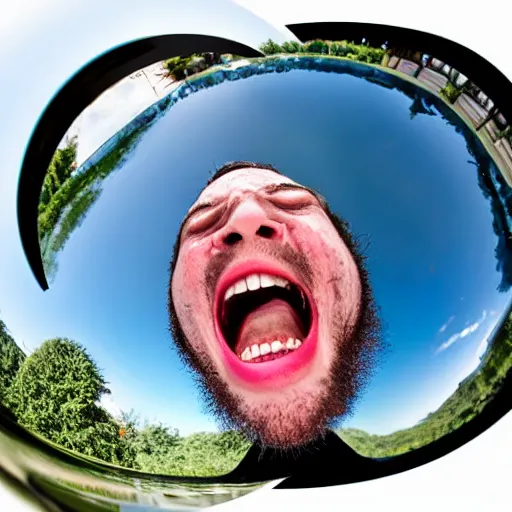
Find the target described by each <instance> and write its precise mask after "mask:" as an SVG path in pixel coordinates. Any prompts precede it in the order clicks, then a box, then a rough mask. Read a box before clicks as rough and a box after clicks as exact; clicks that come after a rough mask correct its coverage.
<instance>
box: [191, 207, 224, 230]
mask: <svg viewBox="0 0 512 512" xmlns="http://www.w3.org/2000/svg"><path fill="white" fill-rule="evenodd" d="M221 215H222V209H221V208H215V209H214V210H209V211H206V212H204V213H200V214H197V215H196V216H195V217H194V218H193V219H192V220H190V221H189V223H188V225H187V228H186V232H187V234H191V235H192V234H198V233H202V232H204V231H207V230H208V229H210V228H211V227H213V226H214V225H215V223H216V222H217V221H218V219H219V218H220V217H221Z"/></svg>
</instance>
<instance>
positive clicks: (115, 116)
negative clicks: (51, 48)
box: [64, 62, 176, 165]
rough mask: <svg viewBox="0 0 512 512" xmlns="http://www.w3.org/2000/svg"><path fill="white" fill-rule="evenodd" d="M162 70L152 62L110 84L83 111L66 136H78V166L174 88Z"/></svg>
mask: <svg viewBox="0 0 512 512" xmlns="http://www.w3.org/2000/svg"><path fill="white" fill-rule="evenodd" d="M142 71H144V73H143V72H142ZM163 73H164V70H163V68H162V65H161V63H160V62H158V63H156V64H152V65H151V66H148V67H146V68H144V69H143V70H140V71H139V72H135V73H133V74H132V75H130V76H127V77H126V78H124V79H122V80H121V81H119V82H118V83H117V84H115V85H113V86H112V87H110V88H109V89H108V90H106V91H105V92H104V93H103V94H101V95H100V96H99V97H98V98H96V100H94V102H93V103H91V104H90V105H89V106H88V107H87V108H86V109H85V110H83V111H82V113H81V114H80V115H79V116H78V117H77V118H76V119H75V121H74V122H73V124H72V125H71V126H70V127H69V129H68V131H67V132H66V136H65V137H68V136H69V137H71V136H73V135H77V136H78V151H77V163H78V165H81V164H82V163H83V162H84V161H85V160H87V159H88V158H89V157H90V156H91V155H92V154H93V153H94V152H95V151H96V150H97V149H98V148H99V147H100V146H101V145H102V144H103V143H104V142H106V141H107V140H108V139H109V138H110V137H112V136H113V135H114V134H115V133H116V132H118V131H119V130H120V129H121V128H123V126H125V125H126V124H128V123H129V122H130V121H131V120H132V119H133V118H134V117H136V116H137V115H138V114H140V113H141V112H142V111H143V110H145V109H146V108H148V107H149V106H150V105H152V104H153V103H155V102H156V101H158V100H159V99H161V98H162V97H163V96H165V95H166V94H168V93H170V92H171V91H172V90H173V89H174V88H175V87H176V84H175V83H173V82H171V81H170V80H169V79H163V76H162V75H163ZM65 137H64V138H65Z"/></svg>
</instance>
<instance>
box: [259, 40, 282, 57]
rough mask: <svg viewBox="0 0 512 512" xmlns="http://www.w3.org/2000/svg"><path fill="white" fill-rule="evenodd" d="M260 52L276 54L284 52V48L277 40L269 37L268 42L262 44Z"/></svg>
mask: <svg viewBox="0 0 512 512" xmlns="http://www.w3.org/2000/svg"><path fill="white" fill-rule="evenodd" d="M260 52H261V53H263V54H264V55H274V54H276V53H282V52H283V49H282V48H281V46H279V45H278V44H277V43H276V42H274V41H272V39H269V40H268V41H267V42H266V43H263V44H261V45H260Z"/></svg>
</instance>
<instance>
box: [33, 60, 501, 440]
mask: <svg viewBox="0 0 512 512" xmlns="http://www.w3.org/2000/svg"><path fill="white" fill-rule="evenodd" d="M352 66H353V67H352V68H351V69H352V71H351V73H352V74H350V73H348V74H347V73H346V74H339V73H326V72H321V71H314V70H304V69H300V70H289V71H288V72H286V73H270V74H262V75H256V76H251V77H248V78H244V79H240V80H237V81H226V82H223V83H220V84H218V85H215V86H213V87H211V88H209V89H206V90H203V91H199V92H195V93H192V94H191V95H190V96H188V97H186V98H185V99H182V100H180V101H178V102H177V103H176V104H174V105H172V106H171V107H170V108H169V110H168V111H167V112H166V113H165V115H163V116H161V117H160V118H158V119H156V120H154V119H153V124H151V125H149V124H148V129H147V131H145V132H144V133H143V134H142V135H141V138H140V140H139V141H138V143H137V145H136V146H135V148H134V150H133V151H132V152H131V153H129V155H128V156H127V157H126V161H125V163H124V165H123V166H122V167H121V168H120V169H119V170H118V171H116V172H115V173H114V174H112V175H111V176H110V177H109V179H108V180H105V182H104V183H103V184H102V192H101V195H100V196H99V198H98V199H97V200H96V202H95V203H94V205H93V206H92V207H91V209H90V210H89V212H88V214H87V216H86V218H85V219H84V221H83V223H82V225H81V226H80V227H79V228H78V229H76V230H75V231H74V232H73V234H72V236H71V237H70V239H69V240H68V242H67V244H66V245H65V247H64V250H63V251H62V252H61V253H60V254H59V255H58V265H59V270H58V272H57V273H56V275H55V280H54V282H53V284H52V285H51V288H50V291H49V292H48V298H47V299H46V300H45V301H44V302H43V303H42V304H38V306H37V311H35V309H36V308H35V307H34V316H33V322H34V326H35V327H34V328H35V329H37V328H40V329H41V331H44V332H47V331H48V325H51V326H52V330H53V331H59V332H61V333H63V335H65V336H72V337H74V338H75V339H77V341H80V342H82V343H83V344H85V346H87V348H88V349H89V350H90V351H91V352H92V353H93V355H94V357H95V359H96V360H97V361H98V362H99V364H100V366H101V367H102V368H105V373H106V375H107V377H108V378H107V380H109V381H110V382H111V383H112V385H111V387H112V389H113V391H114V393H113V396H114V398H115V399H116V400H117V401H118V402H119V403H120V404H121V405H122V407H123V408H130V407H134V408H135V409H136V410H137V411H139V412H141V414H142V415H143V416H146V417H151V418H158V419H162V420H163V421H166V422H168V423H170V424H171V425H172V426H174V427H176V428H178V429H180V431H182V432H185V433H186V432H196V431H200V430H211V429H213V428H214V426H213V423H212V422H211V421H210V419H209V418H208V417H207V416H206V415H204V414H203V413H202V411H201V408H200V404H199V397H198V394H197V392H196V390H195V387H194V385H193V382H192V379H191V378H190V376H189V375H188V373H187V372H186V369H185V368H184V367H183V366H182V364H181V362H180V361H179V360H178V359H177V357H176V354H175V353H174V352H173V351H171V350H170V348H169V347H170V344H171V340H170V338H169V335H168V332H167V325H168V319H167V311H166V293H167V290H166V287H167V279H168V266H169V260H170V257H171V252H172V246H173V243H174V239H175V236H176V234H177V231H178V228H179V224H180V221H181V219H182V217H183V215H184V214H185V213H186V211H187V209H188V208H189V206H190V205H191V204H192V202H193V201H194V200H195V199H196V197H197V195H198V194H199V192H200V190H201V189H202V187H203V186H204V184H205V182H206V180H207V178H208V176H209V174H210V172H212V171H213V170H214V169H215V168H216V167H218V166H220V165H222V164H223V163H225V162H226V161H230V160H254V161H259V162H266V163H271V164H273V165H274V166H275V167H277V168H278V169H280V170H281V171H282V172H283V173H284V174H286V175H288V176H289V177H291V178H292V179H294V180H296V181H298V182H300V183H302V184H304V185H308V186H310V187H313V188H315V189H317V190H318V191H319V192H320V193H322V194H323V195H324V196H325V197H326V199H327V200H328V202H329V203H330V205H331V208H332V209H333V210H334V211H335V212H337V213H339V214H340V215H341V216H342V217H343V218H345V219H347V220H348V221H349V222H350V225H351V227H352V230H353V231H354V232H355V233H356V234H357V235H358V236H359V237H360V239H361V242H362V245H363V246H366V245H367V249H366V251H365V252H366V255H367V256H368V265H369V269H370V272H371V280H372V284H373V287H374V291H375V295H376V299H377V302H378V303H379V305H380V306H381V309H382V318H383V320H384V323H385V327H386V338H387V341H388V342H389V344H390V352H389V354H388V356H387V358H386V359H385V361H383V363H382V364H381V367H380V368H379V371H378V372H377V374H376V376H375V378H374V379H373V381H372V382H371V385H370V388H369V389H368V391H367V393H366V394H365V395H364V398H363V400H362V401H361V402H360V403H359V406H358V408H357V409H356V413H355V415H354V417H353V418H351V419H350V421H349V422H348V423H346V425H345V426H350V427H355V428H361V429H364V430H367V431H369V432H372V433H373V432H374V433H386V432H391V431H393V430H396V429H398V428H404V427H407V426H412V425H413V424H414V423H415V422H416V421H417V420H419V419H421V418H422V417H424V416H426V414H427V413H428V412H431V411H432V410H435V409H436V408H437V407H438V406H439V405H440V404H441V403H442V402H443V401H444V400H445V399H446V398H447V397H448V396H449V394H451V392H453V391H454V390H455V388H456V386H457V384H458V382H459V381H460V380H462V378H464V377H465V376H466V375H468V374H469V373H470V372H471V371H472V370H473V369H474V368H475V367H476V365H477V364H478V357H477V356H476V354H477V353H478V350H479V348H481V345H482V343H483V342H485V339H486V333H488V332H490V331H491V330H492V328H493V327H494V325H495V324H496V322H497V321H498V318H499V317H500V315H501V314H502V313H503V311H504V310H505V309H506V307H507V306H508V302H509V300H510V294H509V291H508V290H509V283H510V275H509V273H508V271H507V269H508V267H507V264H508V262H509V261H510V255H509V250H508V245H507V244H508V242H507V241H506V239H505V238H504V235H502V234H501V232H500V229H498V228H493V223H494V224H495V225H498V226H499V227H500V228H503V229H507V221H506V215H505V214H504V213H503V211H502V210H503V204H502V202H500V200H499V198H497V196H496V194H495V193H494V195H492V194H493V192H492V188H489V187H490V186H492V183H493V180H494V181H496V179H499V172H498V171H497V170H496V169H495V168H494V165H493V163H492V162H490V161H489V157H488V155H486V154H485V153H482V152H481V151H482V148H481V145H480V143H479V142H478V141H477V140H476V139H475V138H474V136H473V135H472V134H471V132H470V131H469V130H467V129H465V128H464V125H463V124H462V122H460V121H456V125H455V126H454V125H453V123H454V121H453V120H454V119H455V118H454V114H453V112H451V111H450V109H449V107H447V106H446V105H444V104H443V103H442V102H441V101H440V100H436V99H435V98H434V97H433V96H432V95H430V94H429V93H427V92H424V91H423V90H421V89H417V88H416V87H415V86H413V85H410V84H409V85H408V84H405V83H402V82H401V80H400V79H397V78H393V79H392V81H393V85H395V86H397V85H398V86H402V87H403V89H404V90H405V93H404V92H402V91H401V90H400V89H399V88H394V89H391V88H389V87H384V86H383V85H382V84H377V83H373V82H371V81H368V80H365V79H363V78H361V77H359V76H354V73H356V74H362V73H363V72H365V73H368V72H367V69H371V68H366V70H365V68H364V67H362V66H359V67H358V65H352ZM380 79H381V80H382V76H381V77H380ZM418 110H419V111H421V112H424V113H419V114H417V115H415V112H418ZM443 116H445V117H446V116H447V117H448V120H449V119H451V120H452V124H450V123H449V122H448V120H447V119H445V118H443ZM468 148H469V149H468ZM471 148H473V149H471ZM470 150H471V151H472V152H473V154H471V153H470ZM497 176H498V178H496V177H497ZM489 190H490V191H491V195H489V193H490V192H489ZM29 309H30V306H29ZM25 314H27V315H30V314H31V311H27V312H25ZM445 324H448V325H447V327H446V328H444V329H443V326H444V325H445ZM469 326H476V327H475V328H474V329H473V330H472V331H471V332H470V333H469V334H464V332H465V331H466V330H467V328H468V327H469ZM452 340H453V341H452ZM450 341H451V342H450ZM446 344H448V346H447V347H446V348H445V349H440V348H441V347H442V346H444V345H446Z"/></svg>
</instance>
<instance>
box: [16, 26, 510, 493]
mask: <svg viewBox="0 0 512 512" xmlns="http://www.w3.org/2000/svg"><path fill="white" fill-rule="evenodd" d="M286 28H288V29H289V30H290V31H291V32H292V33H293V34H294V35H295V36H296V37H297V38H298V39H299V40H300V41H302V42H306V41H310V40H313V39H324V40H336V39H340V38H343V39H346V40H354V41H357V40H361V39H362V38H366V40H368V41H371V42H372V45H375V46H379V45H381V44H384V43H387V44H388V46H391V47H395V48H407V49H413V50H417V51H420V52H421V53H424V54H427V55H433V56H435V57H436V58H437V59H440V60H441V61H443V62H446V63H447V64H449V65H451V66H453V67H455V68H456V69H457V70H458V71H460V72H461V73H462V74H464V75H465V76H468V77H470V79H471V80H472V81H475V82H476V83H477V84H478V86H479V87H480V88H481V89H482V90H483V91H485V93H486V94H487V95H488V96H489V97H490V98H491V99H492V100H493V102H494V104H495V105H496V106H497V107H498V109H499V111H500V112H501V113H502V114H503V115H504V116H505V118H507V119H512V105H511V104H510V102H509V101H508V100H509V97H510V95H511V93H512V84H511V82H510V81H509V80H508V79H507V78H506V76H505V75H503V74H502V73H501V72H500V71H499V70H498V69H497V68H496V67H495V66H493V65H492V64H491V63H490V62H488V61H487V60H485V59H484V58H483V57H481V56H480V55H478V54H477V53H475V52H473V51H472V50H470V49H468V48H466V47H464V46H462V45H460V44H458V43H454V42H452V41H450V40H448V39H445V38H443V37H440V36H435V35H432V34H429V33H426V32H420V31H416V30H412V29H406V28H402V27H394V26H388V25H380V24H367V23H347V22H325V23H304V24H294V25H287V27H286ZM212 51H214V52H219V53H233V54H238V55H240V56H244V57H258V56H262V54H261V53H260V52H259V51H257V50H255V49H253V48H251V47H248V46H246V45H243V44H240V43H237V42H234V41H231V40H228V39H223V38H219V37H213V36H204V35H198V34H173V35H162V36H158V37H151V38H147V39H141V40H137V41H133V42H129V43H127V44H125V45H122V46H119V47H117V48H115V49H113V50H110V51H107V52H106V53H104V54H103V55H100V56H99V57H98V58H96V59H95V60H93V61H92V62H90V63H88V64H87V65H85V66H84V67H83V68H82V69H80V70H79V71H78V72H77V73H76V74H75V75H74V76H73V77H72V78H71V79H70V80H69V81H68V82H67V83H66V84H65V85H64V86H63V87H62V88H61V89H60V91H59V92H58V93H57V94H56V95H55V96H54V98H53V99H52V100H51V102H50V103H49V104H48V106H47V108H46V110H45V111H44V113H43V114H42V116H41V117H40V119H39V121H38V123H37V125H36V127H35V129H34V130H33V133H32V136H31V139H30V142H29V144H28V146H27V150H26V153H25V156H24V160H23V163H22V166H21V171H20V178H19V185H18V197H17V216H18V226H19V233H20V238H21V242H22V246H23V249H24V252H25V256H26V258H27V261H28V264H29V266H30V268H31V270H32V272H33V274H34V277H35V278H36V280H37V282H38V284H39V285H40V286H41V288H42V289H43V290H47V289H48V283H47V280H46V276H45V273H44V268H43V262H42V258H41V252H40V245H39V238H38V230H37V206H38V202H39V195H40V191H41V187H42V183H43V180H44V177H45V174H46V169H47V167H48V164H49V162H50V161H51V158H52V155H53V153H54V151H55V148H56V147H57V145H58V144H59V142H60V141H61V139H62V137H63V136H64V134H65V133H66V131H67V129H68V128H69V126H70V125H71V124H72V122H73V121H74V120H75V119H76V118H77V117H78V116H79V115H80V113H81V112H82V111H83V110H84V109H85V108H86V107H87V106H88V105H89V104H91V103H92V102H93V101H94V100H95V99H96V98H97V97H98V96H99V95H100V94H102V93H103V92H104V91H105V90H106V89H108V88H109V87H111V86H112V85H114V84H115V83H117V82H118V81H119V80H121V79H123V78H125V77H126V76H128V75H129V74H130V73H132V72H134V71H137V70H139V69H141V68H143V67H145V66H148V65H150V64H153V63H154V62H157V61H159V60H163V59H165V58H168V57H169V56H173V55H186V54H191V53H199V52H212ZM507 95H508V97H507ZM511 409H512V378H511V377H510V376H509V377H508V378H506V379H505V380H504V383H503V386H502V389H501V390H500V391H499V392H498V393H497V394H496V395H495V397H494V399H493V400H492V401H491V403H490V404H489V405H488V406H487V407H486V408H485V409H484V411H483V412H482V413H480V415H479V416H477V417H476V418H474V419H472V420H471V421H470V422H468V423H466V424H465V425H463V426H461V427H459V428H458V429H457V430H455V431H453V432H451V433H449V434H447V435H445V436H444V437H442V438H440V439H439V440H437V441H434V442H432V443H430V444H429V445H427V446H424V447H421V448H417V449H416V450H413V451H411V452H408V453H405V454H402V455H397V456H393V457H388V458H386V459H380V462H381V463H380V464H378V465H376V467H375V469H374V470H373V471H372V472H371V473H368V474H367V475H365V476H366V478H365V480H373V479H376V478H381V477H385V476H391V475H394V474H398V473H402V472H404V471H408V470H410V469H413V468H416V467H419V466H422V465H424V464H427V463H428V462H432V461H434V460H436V459H438V458H440V457H443V456H445V455H447V454H448V453H450V452H452V451H454V450H456V449H458V448H460V447H461V446H463V445H464V444H466V443H468V442H469V441H471V440H472V439H474V438H475V437H477V436H478V435H480V434H481V433H482V432H484V431H485V430H487V429H488V428H489V427H491V426H492V425H493V424H494V423H496V422H497V421H498V420H499V419H501V418H502V417H503V416H504V415H505V414H507V413H508V412H509V411H510V410H511ZM55 455H56V456H58V454H57V453H56V454H55ZM241 469H242V468H235V470H233V471H232V472H231V473H228V474H226V475H223V476H220V477H216V478H214V479H213V480H215V482H218V483H226V484H238V483H251V482H252V480H251V477H250V471H249V473H247V472H245V471H241ZM245 469H248V468H245ZM287 476H288V475H286V474H282V475H274V474H273V475H272V476H271V477H270V478H272V479H274V478H275V479H278V478H286V477H287ZM270 478H269V479H270ZM179 480H186V481H189V482H194V481H198V482H199V481H204V479H200V478H193V477H191V478H185V479H183V478H180V479H179ZM208 480H210V479H208ZM344 483H349V482H347V481H333V482H322V481H315V479H314V475H311V477H308V478H307V480H305V479H298V478H293V479H292V480H288V479H285V480H284V481H283V482H281V483H280V484H278V485H277V486H276V487H275V489H284V488H287V489H291V488H311V487H323V486H328V485H329V486H330V485H341V484H344ZM351 483H352V482H351Z"/></svg>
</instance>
